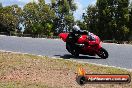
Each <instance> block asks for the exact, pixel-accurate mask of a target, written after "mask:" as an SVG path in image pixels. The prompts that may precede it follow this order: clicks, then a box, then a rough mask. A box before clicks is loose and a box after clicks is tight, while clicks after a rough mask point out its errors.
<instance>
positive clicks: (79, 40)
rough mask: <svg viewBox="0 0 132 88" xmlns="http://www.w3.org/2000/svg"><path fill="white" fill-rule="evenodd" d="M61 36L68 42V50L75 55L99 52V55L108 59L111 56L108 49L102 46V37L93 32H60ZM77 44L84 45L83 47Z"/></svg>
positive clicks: (91, 54)
mask: <svg viewBox="0 0 132 88" xmlns="http://www.w3.org/2000/svg"><path fill="white" fill-rule="evenodd" d="M59 37H60V38H61V39H62V40H63V41H64V42H66V49H67V51H68V52H69V53H71V54H72V55H73V56H75V57H78V56H79V54H83V55H90V56H95V55H96V54H97V55H98V56H99V57H101V58H103V59H106V58H108V56H109V54H108V52H107V50H105V49H104V48H103V47H102V46H101V41H100V38H99V37H98V36H96V35H94V34H93V33H90V34H89V35H86V34H84V35H79V34H74V36H73V34H72V33H60V34H59ZM76 44H79V45H82V47H79V46H78V45H76Z"/></svg>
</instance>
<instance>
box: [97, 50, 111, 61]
mask: <svg viewBox="0 0 132 88" xmlns="http://www.w3.org/2000/svg"><path fill="white" fill-rule="evenodd" d="M97 55H98V56H99V57H101V58H103V59H106V58H108V56H109V54H108V52H107V50H106V49H104V48H100V49H99V50H98V53H97Z"/></svg>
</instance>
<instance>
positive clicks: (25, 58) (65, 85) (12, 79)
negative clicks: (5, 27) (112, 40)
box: [0, 52, 132, 88]
mask: <svg viewBox="0 0 132 88" xmlns="http://www.w3.org/2000/svg"><path fill="white" fill-rule="evenodd" d="M80 66H81V67H83V68H84V69H85V70H86V71H87V73H96V74H130V75H131V76H132V72H129V71H126V70H122V69H117V68H112V67H103V66H97V65H93V64H82V63H77V62H73V61H68V60H63V59H51V58H48V57H39V56H34V55H28V54H16V53H10V52H0V88H132V82H131V83H129V84H86V85H84V86H80V85H78V84H77V83H76V81H75V77H76V74H75V73H76V72H77V70H78V67H80Z"/></svg>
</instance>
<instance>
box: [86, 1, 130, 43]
mask: <svg viewBox="0 0 132 88" xmlns="http://www.w3.org/2000/svg"><path fill="white" fill-rule="evenodd" d="M128 5H129V1H128V0H97V3H96V5H95V6H89V7H88V9H87V12H86V15H85V16H84V20H85V22H87V24H88V28H89V29H90V30H91V31H92V32H95V33H96V34H98V35H99V36H100V37H101V39H116V40H119V41H120V40H127V39H128V36H129V35H130V34H129V33H130V29H129V26H128V25H129V21H130V20H129V10H128Z"/></svg>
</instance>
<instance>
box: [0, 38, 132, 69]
mask: <svg viewBox="0 0 132 88" xmlns="http://www.w3.org/2000/svg"><path fill="white" fill-rule="evenodd" d="M103 47H104V48H105V49H106V50H107V51H108V52H109V58H107V59H101V58H99V57H98V56H94V57H91V56H87V55H80V57H79V58H73V57H72V56H71V54H70V53H68V52H67V50H66V49H65V43H64V42H63V41H62V40H60V39H41V38H22V37H9V36H0V50H6V51H13V52H22V53H29V54H35V55H44V56H49V57H61V58H63V59H72V60H77V61H83V62H91V63H96V64H102V65H108V66H116V67H121V68H127V69H132V45H127V44H124V45H118V44H112V43H111V44H107V43H106V44H103Z"/></svg>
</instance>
